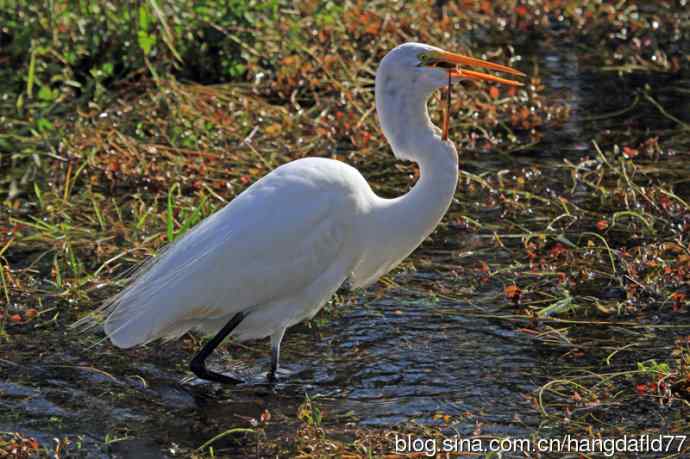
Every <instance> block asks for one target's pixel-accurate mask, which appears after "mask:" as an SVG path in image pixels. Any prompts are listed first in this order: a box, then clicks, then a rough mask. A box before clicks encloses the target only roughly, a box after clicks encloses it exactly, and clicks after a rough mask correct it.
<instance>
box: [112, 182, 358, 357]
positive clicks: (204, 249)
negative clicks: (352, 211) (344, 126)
mask: <svg viewBox="0 0 690 459" xmlns="http://www.w3.org/2000/svg"><path fill="white" fill-rule="evenodd" d="M274 174H275V175H274ZM323 185H324V184H323V183H314V181H311V180H308V179H305V178H304V177H301V176H299V175H296V174H287V173H283V174H280V173H278V174H276V173H275V172H274V173H273V174H270V175H269V176H266V177H265V178H264V179H262V180H261V181H259V182H257V183H256V184H255V185H253V186H252V187H250V189H248V190H247V191H245V192H244V193H242V194H241V195H240V196H238V197H237V198H236V199H235V200H233V201H232V202H231V203H230V204H228V205H227V206H226V207H225V208H223V209H221V210H220V211H218V212H217V213H215V214H213V215H211V216H210V217H208V218H207V219H205V220H204V221H202V222H201V223H199V224H198V225H197V226H195V227H194V228H192V229H191V230H190V231H189V232H188V233H187V234H185V235H184V236H183V237H182V238H181V239H180V240H179V241H177V242H175V243H174V244H173V245H172V246H171V247H170V248H169V249H167V250H166V251H164V253H163V254H162V255H160V256H159V257H156V258H155V259H154V260H153V261H152V262H151V263H150V264H149V265H148V266H145V267H144V269H143V272H141V273H140V274H138V275H137V276H136V278H135V279H134V280H133V282H132V284H131V285H130V286H129V287H127V288H126V289H125V290H124V291H123V292H122V293H121V294H120V295H118V296H116V297H115V298H114V299H113V300H112V301H111V302H110V303H109V304H107V305H106V306H105V308H104V309H105V311H106V312H107V313H109V317H108V318H107V320H106V323H105V331H106V333H107V334H108V336H109V337H110V338H111V340H112V341H113V343H115V344H116V345H118V346H120V347H131V346H135V345H138V344H142V343H146V342H148V341H151V340H154V339H156V338H162V337H168V336H179V335H180V334H181V333H184V332H185V331H187V330H189V329H190V328H192V327H194V326H196V325H197V324H198V323H199V321H203V320H209V319H220V318H223V317H231V316H232V315H234V314H235V313H237V312H239V311H247V310H251V308H252V307H255V306H258V305H261V304H263V303H265V302H268V301H272V300H274V299H276V298H280V297H281V296H289V295H290V294H294V292H298V291H299V290H300V289H303V288H305V287H306V286H307V285H309V283H310V282H311V281H313V280H314V279H316V278H317V277H318V275H319V274H320V273H322V272H323V271H324V270H326V269H327V268H328V267H329V266H330V265H331V263H333V262H334V260H335V259H336V257H337V255H338V252H339V251H340V249H341V246H342V244H343V241H344V238H345V231H346V226H347V222H346V221H345V220H344V219H343V218H342V216H343V212H342V211H343V210H344V208H345V207H346V206H344V202H343V199H344V198H343V195H342V194H341V193H338V192H334V190H329V189H324V186H323ZM325 188H329V187H325Z"/></svg>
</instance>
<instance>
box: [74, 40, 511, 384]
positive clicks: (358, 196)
mask: <svg viewBox="0 0 690 459" xmlns="http://www.w3.org/2000/svg"><path fill="white" fill-rule="evenodd" d="M449 56H451V57H452V58H456V59H460V58H462V56H458V55H451V54H450V53H445V52H443V51H441V50H439V49H438V48H434V47H431V46H428V45H422V44H418V43H408V44H405V45H401V46H399V47H397V48H395V49H394V50H393V51H391V52H390V53H389V54H388V55H386V57H385V58H384V59H383V61H382V62H381V64H380V67H379V69H378V71H377V74H376V106H377V113H378V117H379V121H380V123H381V126H382V129H383V132H384V134H385V136H386V138H387V139H388V140H389V142H390V143H391V146H392V148H393V152H394V153H395V154H396V156H398V157H400V158H403V159H409V160H413V161H416V162H417V163H418V164H419V166H420V172H421V178H420V180H419V181H418V183H417V184H416V185H415V186H414V187H413V189H412V190H411V191H410V192H409V193H407V194H406V195H404V196H401V197H398V198H395V199H384V198H381V197H379V196H377V195H376V194H375V193H374V192H373V191H372V190H371V188H370V187H369V185H368V184H367V182H366V180H365V179H364V178H363V177H362V175H361V174H360V173H359V172H358V171H357V170H356V169H354V168H353V167H351V166H348V165H347V164H345V163H342V162H340V161H336V160H331V159H325V158H305V159H300V160H297V161H293V162H290V163H288V164H285V165H283V166H280V167H278V168H277V169H275V170H274V171H272V172H271V173H270V174H268V175H266V176H265V177H263V178H262V179H260V180H259V181H257V182H256V183H254V184H253V185H252V186H250V187H249V188H248V189H247V190H246V191H244V192H243V193H241V194H240V195H239V196H237V197H236V198H235V199H234V200H233V201H232V202H230V203H229V204H228V205H227V206H225V207H224V208H223V209H221V210H219V211H218V212H216V213H215V214H213V215H211V216H209V217H208V218H206V219H205V220H203V221H202V222H200V223H199V224H198V225H196V226H195V227H194V228H192V229H191V230H189V231H188V232H187V234H185V235H184V236H183V237H181V238H180V239H179V240H178V241H176V242H174V243H173V244H172V245H171V246H170V247H168V248H167V249H166V250H164V251H163V252H162V253H161V254H160V255H158V256H157V257H155V258H154V259H153V260H151V261H150V262H149V263H147V264H146V265H145V266H144V267H143V269H142V270H141V271H140V273H138V274H137V275H136V276H135V277H134V278H133V279H132V281H131V283H130V285H129V286H128V287H126V288H125V289H124V290H123V291H122V292H121V293H120V294H119V295H117V296H115V297H114V298H112V299H111V300H110V301H109V302H108V303H106V304H105V305H104V306H103V307H102V308H101V312H104V313H105V314H107V315H108V316H107V318H106V320H105V324H104V329H105V332H106V334H107V335H108V337H109V338H110V340H111V341H112V342H113V344H115V345H116V346H119V347H122V348H129V347H132V346H136V345H140V344H143V343H148V342H150V341H152V340H155V339H158V338H164V339H172V338H176V337H179V336H180V335H182V334H183V333H185V332H187V331H189V330H191V329H196V330H199V331H202V332H204V333H207V334H218V336H216V338H218V339H216V341H217V342H214V343H213V344H212V346H211V347H210V350H209V349H204V350H203V351H202V353H203V355H202V356H201V357H200V356H197V358H199V357H200V363H199V362H197V366H196V367H195V365H194V362H193V365H192V369H193V370H194V371H195V373H197V374H198V375H199V376H200V377H204V378H206V379H214V380H223V379H218V378H217V377H218V376H219V375H218V374H215V373H212V372H207V371H206V370H205V367H203V361H204V359H205V357H206V356H207V355H208V354H209V353H210V352H211V351H212V350H213V347H215V346H216V345H217V344H218V343H219V342H220V341H221V340H222V339H223V338H224V336H225V335H226V334H228V333H229V334H230V335H231V336H233V337H234V338H235V339H236V340H238V341H244V340H250V339H258V338H264V337H267V336H271V338H272V345H273V361H272V371H271V374H270V375H269V376H270V377H272V376H273V375H274V373H275V370H276V368H277V364H278V353H279V347H280V341H281V339H282V337H283V334H284V332H285V329H287V328H288V327H290V326H292V325H294V324H296V323H299V322H300V321H302V320H305V319H308V318H311V317H313V316H314V314H316V313H317V312H318V311H319V309H320V308H321V307H322V306H323V305H324V304H325V303H326V301H327V300H328V299H329V298H330V297H331V296H332V295H333V293H334V292H335V291H336V290H337V289H338V287H339V286H340V285H341V284H342V283H343V282H344V281H345V280H346V279H348V278H349V279H350V280H351V282H352V284H353V285H354V286H355V287H359V286H364V285H367V284H369V283H371V282H373V281H375V280H376V279H377V278H378V277H380V276H381V275H383V274H385V273H386V272H388V271H390V270H391V269H392V268H394V267H395V266H396V265H397V264H398V263H400V262H401V261H402V260H403V259H404V258H405V257H406V256H407V255H409V254H410V253H411V252H412V251H413V250H414V249H415V248H416V247H417V246H418V245H419V244H420V243H421V242H422V240H423V239H424V238H425V237H426V236H428V235H429V233H430V232H431V231H433V229H434V227H435V226H436V225H437V224H438V223H439V221H440V220H441V218H442V217H443V215H444V213H445V212H446V210H447V209H448V206H449V205H450V203H451V200H452V197H453V194H454V191H455V187H456V183H457V178H458V157H457V153H456V151H455V147H454V146H453V144H452V143H451V142H449V141H443V140H442V139H441V137H440V132H439V130H438V128H436V127H435V126H433V125H432V123H431V121H430V119H429V116H428V113H427V108H426V102H427V100H428V98H429V96H430V95H431V94H432V93H433V92H434V91H435V90H436V89H438V88H439V87H441V86H443V85H444V84H445V83H446V82H447V79H448V71H447V70H444V69H442V68H437V66H436V65H434V64H435V62H436V61H435V60H434V59H436V60H439V61H438V62H445V61H447V60H449V59H450V58H449ZM465 59H470V58H465ZM450 60H452V59H450ZM474 63H475V64H476V62H474ZM456 73H457V72H456ZM453 76H454V77H455V78H459V77H461V75H460V74H459V73H458V74H454V75H453ZM504 81H505V80H504ZM88 320H90V319H87V321H88ZM229 322H232V323H229ZM226 324H227V325H228V326H227V327H226ZM224 327H225V328H224ZM202 353H200V354H202ZM199 365H201V366H199ZM200 368H201V370H200ZM209 375H210V376H211V377H209ZM221 376H222V375H221ZM227 379H228V378H225V380H227Z"/></svg>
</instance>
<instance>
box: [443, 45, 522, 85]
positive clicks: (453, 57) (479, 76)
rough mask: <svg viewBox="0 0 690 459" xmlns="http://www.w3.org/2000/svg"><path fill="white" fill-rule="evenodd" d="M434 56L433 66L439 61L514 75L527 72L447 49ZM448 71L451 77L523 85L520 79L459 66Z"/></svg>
mask: <svg viewBox="0 0 690 459" xmlns="http://www.w3.org/2000/svg"><path fill="white" fill-rule="evenodd" d="M434 58H435V59H434V62H433V63H431V65H432V66H433V65H434V64H438V63H447V64H452V65H470V66H473V67H481V68H485V69H490V70H496V71H498V72H505V73H510V74H512V75H517V76H525V74H524V73H522V72H521V71H519V70H516V69H514V68H512V67H508V66H507V65H501V64H494V63H493V62H489V61H485V60H483V59H477V58H476V57H470V56H463V55H462V54H455V53H450V52H447V51H440V52H438V53H436V55H435V56H434ZM448 73H449V74H450V76H451V77H456V78H467V79H470V80H484V81H493V82H494V83H501V84H508V85H511V86H522V83H520V82H519V81H515V80H509V79H507V78H501V77H497V76H494V75H490V74H488V73H482V72H475V71H472V70H465V69H459V68H457V67H456V68H455V69H451V70H449V72H448Z"/></svg>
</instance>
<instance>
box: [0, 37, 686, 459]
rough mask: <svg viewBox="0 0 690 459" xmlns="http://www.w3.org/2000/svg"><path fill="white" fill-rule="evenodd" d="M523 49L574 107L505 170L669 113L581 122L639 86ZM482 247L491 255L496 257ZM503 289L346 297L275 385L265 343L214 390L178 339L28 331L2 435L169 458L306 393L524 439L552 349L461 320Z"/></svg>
mask: <svg viewBox="0 0 690 459" xmlns="http://www.w3.org/2000/svg"><path fill="white" fill-rule="evenodd" d="M532 58H534V59H536V61H537V62H538V63H539V66H540V69H541V78H542V81H543V83H544V85H545V86H546V88H547V93H550V94H551V96H552V97H562V98H564V99H565V100H567V101H568V102H569V104H571V106H572V109H573V117H572V118H571V119H570V121H569V122H568V123H567V124H566V125H565V126H564V127H563V128H562V129H559V130H554V131H552V132H550V133H548V134H547V135H546V137H545V138H544V140H543V142H542V143H540V144H539V145H538V146H537V147H535V148H534V149H533V150H530V151H525V152H520V153H518V154H516V155H514V156H512V157H511V158H510V159H509V160H510V161H512V162H513V163H512V164H510V165H509V166H511V167H512V166H515V165H518V166H520V165H525V166H528V165H530V164H531V163H534V161H540V165H542V166H543V165H544V163H548V162H554V163H556V162H561V161H562V159H563V158H578V157H580V156H581V155H582V154H583V152H585V151H590V148H589V146H590V144H589V142H590V141H591V139H593V138H594V139H599V140H601V141H602V142H603V143H604V144H605V142H606V138H605V135H604V134H602V132H605V130H606V128H607V127H608V126H614V125H615V126H618V127H620V126H629V127H630V128H631V129H636V128H639V127H640V126H642V125H643V124H644V125H645V129H647V130H650V129H662V130H663V129H667V128H668V127H669V124H668V123H669V122H668V120H666V119H662V118H661V117H659V116H658V114H657V113H656V112H655V111H654V109H653V108H651V107H649V106H642V105H641V104H640V106H639V107H637V108H636V109H635V110H632V111H630V112H627V113H625V114H622V115H620V116H615V117H611V118H607V119H605V120H599V121H597V122H593V121H589V119H590V117H592V116H593V115H596V114H601V113H609V112H612V111H616V110H621V109H622V108H625V107H629V106H631V104H633V103H634V101H635V98H636V97H637V91H638V90H639V88H640V87H642V86H643V83H641V82H639V81H632V80H630V79H620V78H618V77H615V76H614V75H612V74H602V73H598V72H597V71H596V69H594V68H593V67H592V66H591V65H587V64H583V62H584V61H586V56H580V55H578V53H577V52H575V50H572V49H557V48H552V49H547V48H546V47H545V48H544V49H542V50H541V51H538V52H536V54H535V55H534V56H528V60H529V59H532ZM635 88H637V89H635ZM686 109H687V107H686ZM678 115H679V116H687V113H685V114H683V113H680V114H678ZM652 122H653V123H654V125H653V126H652V125H650V123H652ZM535 158H536V159H535ZM501 161H507V160H506V159H491V160H485V161H484V160H483V161H482V162H474V163H472V164H468V167H469V168H482V169H483V170H490V169H497V168H499V167H506V164H503V163H501ZM554 186H558V184H557V183H555V184H554ZM445 237H446V240H447V242H448V244H450V245H451V246H453V249H454V250H459V251H461V252H462V251H465V250H475V249H476V247H473V246H472V244H474V242H476V241H472V240H469V239H463V234H462V233H460V234H455V235H454V234H452V233H449V234H447V235H445ZM446 248H447V247H446ZM431 249H433V244H427V245H425V246H424V248H423V249H422V251H424V250H431ZM487 253H488V254H489V255H488V257H489V258H488V259H487V261H493V262H500V261H501V260H500V258H495V259H494V258H492V257H491V252H490V251H489V252H487ZM497 257H498V255H497ZM401 276H402V277H403V278H402V279H399V283H400V284H401V285H406V282H408V281H415V282H421V283H424V282H427V283H428V285H429V290H431V291H433V289H434V286H438V285H444V283H446V282H450V283H447V284H446V286H447V287H448V288H449V289H451V290H453V289H454V288H456V287H457V285H454V284H453V283H457V282H458V280H457V279H454V280H452V281H446V280H445V279H443V278H442V277H438V276H435V275H433V274H432V273H430V272H425V271H424V269H423V268H420V269H419V271H417V272H416V273H413V274H403V275H401ZM500 295H502V290H501V287H500V286H493V290H491V289H485V291H484V292H483V293H482V294H481V295H479V296H472V297H471V303H470V301H468V302H467V303H458V302H451V301H448V300H441V299H434V300H433V301H432V300H430V298H429V296H427V295H422V294H418V293H414V292H413V293H410V292H409V291H406V290H403V289H389V290H387V291H386V295H385V297H384V298H383V299H379V300H375V301H370V302H365V304H361V303H360V304H355V305H350V306H347V307H344V308H343V310H342V311H340V312H339V313H338V316H337V317H336V318H335V319H334V320H329V321H327V322H328V323H327V325H324V326H320V327H316V330H315V332H316V333H314V331H310V330H309V328H307V327H306V326H303V325H300V326H298V327H295V329H293V330H291V331H290V332H288V334H287V336H286V340H285V344H284V354H283V356H282V359H283V365H284V366H285V370H286V371H287V372H288V373H289V374H288V375H287V376H285V377H284V378H283V382H281V383H279V384H278V386H277V387H276V388H275V389H271V388H268V387H265V386H261V385H257V384H254V383H251V381H256V380H257V379H259V378H260V377H261V376H262V375H257V374H256V373H257V372H260V371H265V370H266V369H267V368H268V364H269V362H268V348H267V346H265V345H264V344H263V343H262V344H259V345H256V346H255V347H251V348H245V347H236V346H231V349H232V352H233V354H234V355H233V356H232V357H233V358H234V359H233V360H231V359H230V356H228V355H226V356H224V357H223V358H221V359H216V360H215V361H214V365H215V366H216V368H218V367H222V368H228V369H229V370H232V371H234V372H236V373H240V374H245V375H246V377H247V379H248V380H249V381H250V383H249V384H246V385H243V386H238V387H236V388H233V389H226V388H222V389H221V388H218V387H217V386H215V385H208V384H198V383H197V384H195V383H194V382H192V383H191V384H190V383H183V382H181V380H182V379H183V378H184V377H185V375H186V374H187V373H186V369H185V367H184V366H185V365H186V363H187V360H188V359H189V355H190V354H189V353H188V352H187V351H184V350H183V349H181V346H182V345H181V344H180V343H172V344H167V345H155V346H151V347H149V348H148V349H144V350H135V351H129V352H124V351H119V350H115V349H112V348H111V347H110V346H103V347H97V348H94V349H93V350H92V351H90V352H92V353H93V355H94V356H95V357H87V354H86V353H85V352H84V351H78V352H79V353H78V352H77V351H75V350H73V346H74V345H73V344H71V343H70V342H69V339H70V337H69V336H68V337H65V338H64V341H63V342H52V341H51V342H52V350H49V351H47V350H46V346H45V342H43V341H42V336H45V339H46V340H54V339H55V338H49V337H48V336H47V334H45V335H42V334H41V333H40V332H38V333H36V332H33V331H32V334H31V336H30V337H29V336H28V335H27V336H21V335H19V336H17V337H16V339H17V340H26V341H27V342H26V343H25V344H24V345H23V346H22V347H21V348H22V349H24V350H25V351H24V354H23V355H14V356H11V355H6V356H4V357H3V359H2V360H0V369H1V370H2V373H3V378H2V381H0V410H1V412H2V414H0V431H18V430H21V431H22V432H25V433H26V434H27V435H31V436H35V437H37V438H39V439H42V440H44V441H45V442H46V443H47V444H50V443H52V442H53V440H52V438H53V437H59V436H64V435H75V436H82V439H81V440H80V441H81V442H82V443H83V447H84V448H85V450H87V451H90V453H89V456H90V457H92V456H94V455H96V454H97V452H100V454H101V455H104V456H105V455H107V454H109V453H110V454H113V455H114V456H116V457H137V458H143V457H160V456H161V454H174V453H175V450H176V448H180V447H182V448H194V447H198V446H199V445H201V444H202V443H203V442H204V441H206V440H208V439H209V438H211V437H213V436H214V435H216V434H218V433H219V432H222V431H224V430H226V429H228V428H231V427H233V426H247V425H250V420H251V419H258V418H259V417H260V415H261V413H262V412H263V411H264V410H269V411H270V412H271V415H272V419H273V420H274V421H276V422H274V423H273V424H274V425H275V426H280V424H281V421H284V422H295V413H296V411H297V409H298V406H299V404H300V403H302V401H303V400H304V395H305V393H306V394H308V395H309V397H310V398H311V399H312V400H315V401H318V403H319V406H321V409H322V411H323V412H324V419H325V420H326V422H331V423H338V422H343V423H344V422H356V423H357V424H358V425H360V426H392V425H396V424H398V423H403V422H407V421H410V420H416V421H417V422H420V423H429V424H434V423H436V422H437V421H436V420H435V415H437V414H439V413H442V414H448V415H450V416H452V417H453V419H455V420H456V421H455V424H453V425H452V428H453V429H455V430H456V431H457V432H458V433H461V434H470V433H472V431H473V430H474V429H475V428H476V425H477V423H481V424H482V432H483V433H485V434H495V435H513V436H520V435H522V436H524V435H525V434H528V433H529V432H532V431H533V430H534V429H535V428H536V427H537V426H538V422H539V418H538V414H537V413H536V411H535V410H534V409H533V407H532V406H531V405H530V401H529V399H528V398H527V397H526V395H528V394H531V393H533V391H534V390H535V389H536V388H537V387H539V386H540V385H541V384H543V383H544V381H545V380H546V375H547V374H548V372H549V371H550V370H552V369H553V366H554V365H557V361H556V359H557V356H555V355H554V352H553V351H549V350H548V349H544V348H540V346H539V344H535V342H534V341H533V340H532V339H531V338H529V337H526V335H524V334H521V333H519V332H517V331H515V327H514V326H512V325H510V324H508V325H504V323H502V322H500V321H496V320H491V319H486V318H477V317H469V316H467V314H466V313H467V311H468V310H472V308H473V307H476V306H479V307H481V308H482V310H483V311H488V312H491V311H492V310H495V309H496V307H497V306H495V303H497V302H496V301H495V299H496V298H497V297H499V296H500ZM362 303H364V302H362ZM314 335H317V336H314ZM53 352H59V355H60V356H61V357H60V359H57V358H56V359H55V362H54V364H46V363H35V364H32V363H31V362H34V361H35V362H46V361H50V355H52V353H53ZM16 362H22V363H21V364H17V363H16ZM86 362H88V363H86ZM174 365H176V367H175V366H174ZM271 428H276V429H279V428H280V427H271ZM122 438H128V440H125V441H116V442H114V443H112V445H111V446H110V447H105V446H103V444H104V440H111V441H112V440H118V439H122ZM223 442H225V443H223ZM223 444H225V445H226V446H232V440H228V439H225V440H222V441H220V442H219V443H218V444H217V445H216V446H217V447H221V446H223ZM161 451H163V452H161Z"/></svg>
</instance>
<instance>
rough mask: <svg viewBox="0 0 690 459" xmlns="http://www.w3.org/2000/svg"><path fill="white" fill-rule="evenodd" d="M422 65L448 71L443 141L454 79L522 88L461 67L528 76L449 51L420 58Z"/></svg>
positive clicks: (446, 128)
mask: <svg viewBox="0 0 690 459" xmlns="http://www.w3.org/2000/svg"><path fill="white" fill-rule="evenodd" d="M419 59H420V62H421V65H424V66H427V67H437V68H443V69H447V70H448V91H447V93H446V110H445V113H444V115H443V135H442V139H443V140H448V123H449V117H450V92H451V91H450V90H451V82H452V79H453V78H464V79H468V80H482V81H491V82H493V83H499V84H507V85H510V86H522V83H520V82H519V81H516V80H510V79H508V78H501V77H498V76H495V75H491V74H489V73H483V72H476V71H473V70H466V69H464V68H460V67H459V66H461V65H465V66H472V67H480V68H484V69H489V70H495V71H497V72H504V73H509V74H511V75H516V76H520V77H524V76H526V75H525V74H524V73H522V72H521V71H519V70H516V69H514V68H512V67H508V66H507V65H501V64H494V63H493V62H489V61H485V60H483V59H477V58H476V57H470V56H464V55H462V54H455V53H451V52H448V51H431V52H428V53H424V54H422V55H420V56H419Z"/></svg>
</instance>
